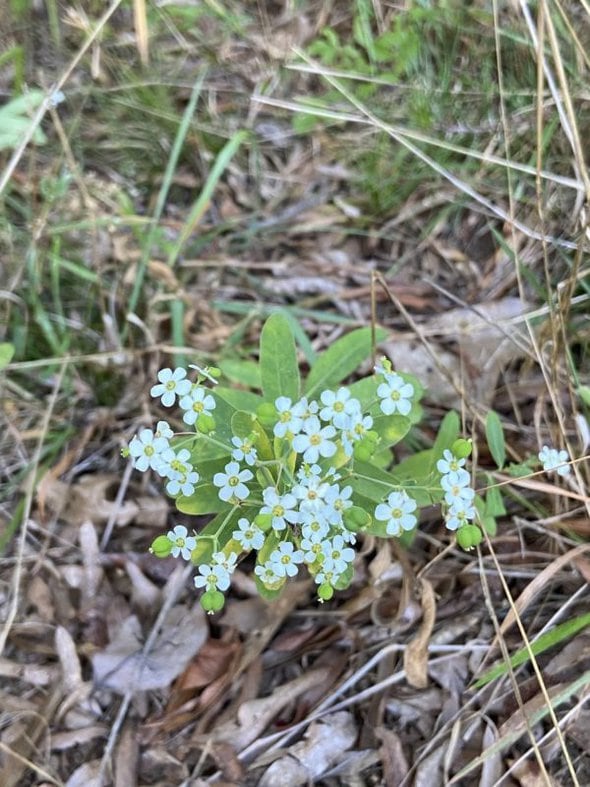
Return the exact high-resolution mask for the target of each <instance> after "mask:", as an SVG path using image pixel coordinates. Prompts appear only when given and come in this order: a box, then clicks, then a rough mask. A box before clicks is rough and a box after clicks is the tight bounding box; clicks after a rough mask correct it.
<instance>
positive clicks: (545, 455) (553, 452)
mask: <svg viewBox="0 0 590 787" xmlns="http://www.w3.org/2000/svg"><path fill="white" fill-rule="evenodd" d="M539 461H541V462H542V463H543V470H544V471H545V472H546V473H549V472H551V471H552V470H557V475H560V476H566V475H569V474H570V472H571V467H570V466H569V465H568V464H564V462H569V454H568V452H567V451H558V450H557V448H549V446H548V445H544V446H543V448H542V449H541V450H540V451H539Z"/></svg>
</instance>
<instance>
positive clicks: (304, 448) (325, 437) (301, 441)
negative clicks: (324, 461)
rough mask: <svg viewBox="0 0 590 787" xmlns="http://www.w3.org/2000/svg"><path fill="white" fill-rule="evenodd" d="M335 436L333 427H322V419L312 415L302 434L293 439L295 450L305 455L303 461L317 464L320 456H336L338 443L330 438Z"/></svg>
mask: <svg viewBox="0 0 590 787" xmlns="http://www.w3.org/2000/svg"><path fill="white" fill-rule="evenodd" d="M335 434H336V430H335V429H334V427H333V426H332V425H328V426H324V427H322V424H321V422H320V419H319V418H318V417H317V416H316V415H312V416H311V417H310V418H308V419H307V421H306V422H305V423H304V425H303V430H302V432H301V433H300V434H298V435H297V436H296V437H294V438H293V443H292V447H293V450H294V451H296V452H297V453H298V454H303V461H304V462H310V463H313V462H317V461H318V459H319V458H320V456H323V457H328V456H334V454H335V453H336V443H334V442H332V440H331V439H330V438H332V437H334V435H335Z"/></svg>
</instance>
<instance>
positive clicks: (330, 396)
mask: <svg viewBox="0 0 590 787" xmlns="http://www.w3.org/2000/svg"><path fill="white" fill-rule="evenodd" d="M320 400H321V402H322V404H323V405H325V406H324V407H322V409H321V410H320V418H321V419H322V421H331V422H332V423H333V424H334V426H335V427H336V428H337V429H348V428H349V426H350V423H351V420H352V418H353V417H354V416H356V415H358V414H360V411H361V403H360V402H359V400H358V399H353V398H352V397H351V395H350V391H349V390H348V388H344V387H343V388H339V389H338V390H337V391H336V393H334V391H323V392H322V394H321V396H320Z"/></svg>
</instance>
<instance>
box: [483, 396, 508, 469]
mask: <svg viewBox="0 0 590 787" xmlns="http://www.w3.org/2000/svg"><path fill="white" fill-rule="evenodd" d="M486 440H487V442H488V447H489V449H490V453H491V455H492V456H493V457H494V462H495V463H496V464H497V465H498V468H499V469H500V470H501V469H502V468H503V467H504V463H505V462H506V444H505V442H504V430H503V429H502V423H501V421H500V416H499V415H498V413H496V412H495V411H494V410H490V412H489V413H488V414H487V416H486Z"/></svg>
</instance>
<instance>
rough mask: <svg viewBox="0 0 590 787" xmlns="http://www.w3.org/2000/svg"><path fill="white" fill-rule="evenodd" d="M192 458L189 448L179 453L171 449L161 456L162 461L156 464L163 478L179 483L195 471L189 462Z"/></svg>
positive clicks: (182, 449)
mask: <svg viewBox="0 0 590 787" xmlns="http://www.w3.org/2000/svg"><path fill="white" fill-rule="evenodd" d="M190 456H191V455H190V451H189V450H188V449H187V448H181V449H180V451H179V452H178V453H175V452H174V451H173V450H172V448H169V449H168V450H167V451H164V452H163V453H162V454H161V455H160V461H159V462H158V463H157V464H156V471H157V472H158V473H159V474H160V475H161V476H162V477H163V478H169V479H170V480H171V481H172V480H174V479H175V480H177V481H178V480H180V479H181V478H183V477H184V476H186V475H188V474H189V473H192V471H193V469H194V468H193V466H192V464H191V463H190V462H189V459H190Z"/></svg>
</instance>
